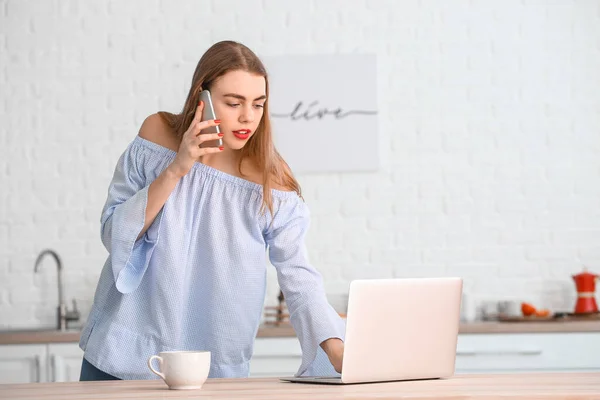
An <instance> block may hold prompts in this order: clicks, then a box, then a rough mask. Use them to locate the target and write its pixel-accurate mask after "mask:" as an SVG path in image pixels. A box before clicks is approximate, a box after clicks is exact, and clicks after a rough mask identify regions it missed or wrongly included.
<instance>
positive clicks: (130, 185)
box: [100, 144, 163, 293]
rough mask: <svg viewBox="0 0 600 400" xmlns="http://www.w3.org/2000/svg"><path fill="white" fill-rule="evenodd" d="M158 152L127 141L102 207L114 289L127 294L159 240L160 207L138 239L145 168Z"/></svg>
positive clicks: (145, 195) (146, 184)
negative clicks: (127, 143) (154, 152)
mask: <svg viewBox="0 0 600 400" xmlns="http://www.w3.org/2000/svg"><path fill="white" fill-rule="evenodd" d="M158 156H159V155H158V154H153V153H151V152H149V151H144V149H142V148H140V147H139V146H136V145H134V144H130V145H129V146H128V147H127V149H126V150H125V152H124V153H123V154H122V155H121V157H120V158H119V161H118V162H117V165H116V167H115V171H114V175H113V178H112V181H111V182H110V185H109V188H108V198H107V199H106V203H105V205H104V208H103V210H102V217H101V220H100V222H101V236H102V243H103V244H104V247H106V249H107V250H108V252H109V253H110V260H111V265H112V271H113V275H114V278H115V285H116V287H117V290H119V291H120V292H121V293H130V292H132V291H134V290H135V289H136V288H137V287H138V285H139V284H140V282H141V280H142V277H143V276H144V273H145V271H146V269H147V268H148V264H149V261H150V257H151V256H152V252H153V251H154V248H155V247H156V244H157V243H158V240H159V229H160V223H161V220H162V214H163V210H162V209H161V210H160V212H159V213H158V215H157V216H156V219H155V220H154V221H153V222H152V225H150V227H149V228H148V229H147V230H146V232H145V233H144V235H143V236H142V237H140V238H139V239H138V240H136V239H137V237H138V235H139V233H140V232H141V231H142V228H143V227H144V222H145V218H146V204H147V201H148V187H149V185H150V183H151V182H147V179H146V176H145V175H146V174H145V168H148V167H149V165H150V167H151V164H152V163H153V164H157V157H158Z"/></svg>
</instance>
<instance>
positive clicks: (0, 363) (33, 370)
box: [0, 343, 83, 383]
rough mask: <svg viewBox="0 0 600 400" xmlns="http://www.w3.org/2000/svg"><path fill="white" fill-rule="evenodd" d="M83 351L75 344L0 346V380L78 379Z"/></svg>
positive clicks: (55, 380) (50, 380)
mask: <svg viewBox="0 0 600 400" xmlns="http://www.w3.org/2000/svg"><path fill="white" fill-rule="evenodd" d="M82 360H83V351H81V349H80V348H79V346H78V344H77V343H50V344H16V345H2V346H0V383H35V382H71V381H78V380H79V373H80V371H81V361H82Z"/></svg>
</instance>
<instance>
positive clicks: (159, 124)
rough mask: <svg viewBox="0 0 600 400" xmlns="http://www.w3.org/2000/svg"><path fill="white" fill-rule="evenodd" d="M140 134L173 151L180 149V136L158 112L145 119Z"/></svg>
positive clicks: (143, 137)
mask: <svg viewBox="0 0 600 400" xmlns="http://www.w3.org/2000/svg"><path fill="white" fill-rule="evenodd" d="M138 136H139V137H141V138H142V139H146V140H148V141H150V142H153V143H156V144H158V145H160V146H163V147H166V148H168V149H171V150H173V151H177V150H178V149H179V142H180V140H179V138H178V137H177V135H176V134H175V132H173V130H172V129H171V128H170V127H169V125H167V123H166V121H165V120H163V119H162V117H161V116H160V115H159V114H158V113H157V114H152V115H150V116H148V117H147V118H146V119H145V120H144V122H143V123H142V126H141V127H140V131H139V133H138Z"/></svg>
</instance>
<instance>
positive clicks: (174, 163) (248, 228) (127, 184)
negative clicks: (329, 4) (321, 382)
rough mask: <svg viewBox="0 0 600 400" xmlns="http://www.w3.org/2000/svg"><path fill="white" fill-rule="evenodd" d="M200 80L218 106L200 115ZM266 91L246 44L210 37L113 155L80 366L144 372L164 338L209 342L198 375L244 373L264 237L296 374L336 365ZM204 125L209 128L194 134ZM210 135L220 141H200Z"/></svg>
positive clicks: (120, 375) (325, 307)
mask: <svg viewBox="0 0 600 400" xmlns="http://www.w3.org/2000/svg"><path fill="white" fill-rule="evenodd" d="M202 89H208V90H210V92H211V94H212V101H213V105H214V109H215V112H216V115H217V116H218V118H219V119H218V120H210V121H201V115H202V110H203V107H204V104H202V102H200V103H199V94H200V92H201V91H202ZM268 96H269V81H268V78H267V73H266V70H265V67H264V66H263V64H262V62H261V61H260V60H259V58H258V57H257V56H256V55H255V54H254V53H253V52H252V51H251V50H250V49H248V48H247V47H246V46H244V45H242V44H240V43H236V42H231V41H224V42H219V43H216V44H215V45H213V46H212V47H211V48H210V49H208V51H207V52H206V53H205V54H204V55H203V56H202V58H201V59H200V62H199V63H198V66H197V67H196V71H195V72H194V77H193V80H192V85H191V88H190V91H189V94H188V96H187V100H186V102H185V105H184V107H183V110H182V112H181V113H180V114H170V113H166V112H159V113H158V114H154V115H151V116H149V117H148V118H147V119H146V120H145V121H144V123H143V125H142V127H141V129H140V132H139V134H138V136H136V137H135V138H134V139H133V141H132V142H131V143H130V144H129V146H128V147H127V149H126V150H125V152H124V153H123V155H122V156H121V157H120V159H119V161H118V164H117V166H116V169H115V173H114V176H113V179H112V182H111V183H110V187H109V189H108V199H107V201H106V204H105V206H104V209H103V211H102V218H101V223H102V232H101V235H102V242H103V243H104V246H105V247H106V249H107V250H108V252H109V257H108V259H107V261H106V263H105V265H104V268H103V270H102V273H101V275H100V280H99V283H98V287H97V289H96V294H95V297H94V304H93V307H92V310H91V312H90V315H89V318H88V321H87V324H86V326H85V328H84V330H83V331H82V334H81V341H80V347H81V348H82V349H83V350H84V361H83V365H82V371H81V380H100V379H152V378H156V376H155V375H154V374H152V372H150V370H149V369H148V367H147V364H146V363H147V360H148V358H149V357H150V356H151V355H153V354H158V353H159V352H160V351H168V350H208V351H211V353H212V359H211V369H210V375H209V376H210V377H245V376H248V370H249V361H250V358H251V356H252V350H253V344H254V338H255V336H256V333H257V330H258V326H259V322H260V317H261V314H262V307H263V303H264V297H265V287H266V266H267V250H268V257H269V260H270V262H271V264H273V265H274V266H275V268H276V270H277V277H278V281H279V284H280V286H281V288H282V290H283V293H284V295H285V299H286V303H287V306H288V308H289V311H290V318H291V322H292V325H293V327H294V329H295V331H296V334H297V336H298V338H299V340H300V344H301V347H302V353H303V357H302V364H301V366H300V368H299V370H298V372H297V375H331V374H335V372H336V371H337V372H341V365H342V356H343V341H342V340H343V334H344V324H343V321H342V320H341V319H340V318H339V316H338V314H337V313H336V312H335V311H334V310H333V308H332V307H331V306H330V305H329V303H328V302H327V300H326V297H325V292H324V289H323V285H322V279H321V276H320V274H319V273H318V272H317V271H316V270H315V269H314V268H313V267H312V266H311V265H310V263H309V262H308V259H307V254H306V249H305V245H304V237H305V234H306V231H307V229H308V225H309V211H308V208H307V206H306V204H305V203H304V202H303V200H302V198H301V197H300V186H299V185H298V182H297V181H296V179H294V177H293V175H292V173H291V171H290V169H289V168H288V166H287V164H286V163H285V161H284V160H283V159H282V158H281V156H280V155H279V154H278V152H277V151H276V150H275V148H274V146H273V141H272V135H271V124H270V121H269V113H268V101H269V97H268ZM215 125H219V126H220V131H221V134H200V131H201V130H204V129H206V128H208V127H211V126H215ZM219 137H221V138H222V140H223V146H222V147H219V148H217V147H204V146H202V147H201V146H200V145H201V144H202V143H204V142H207V141H213V140H215V139H218V138H219ZM334 370H335V371H334Z"/></svg>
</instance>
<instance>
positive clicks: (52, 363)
mask: <svg viewBox="0 0 600 400" xmlns="http://www.w3.org/2000/svg"><path fill="white" fill-rule="evenodd" d="M50 370H51V371H52V372H51V373H52V380H51V381H50V382H56V357H55V356H54V355H52V356H50Z"/></svg>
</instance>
